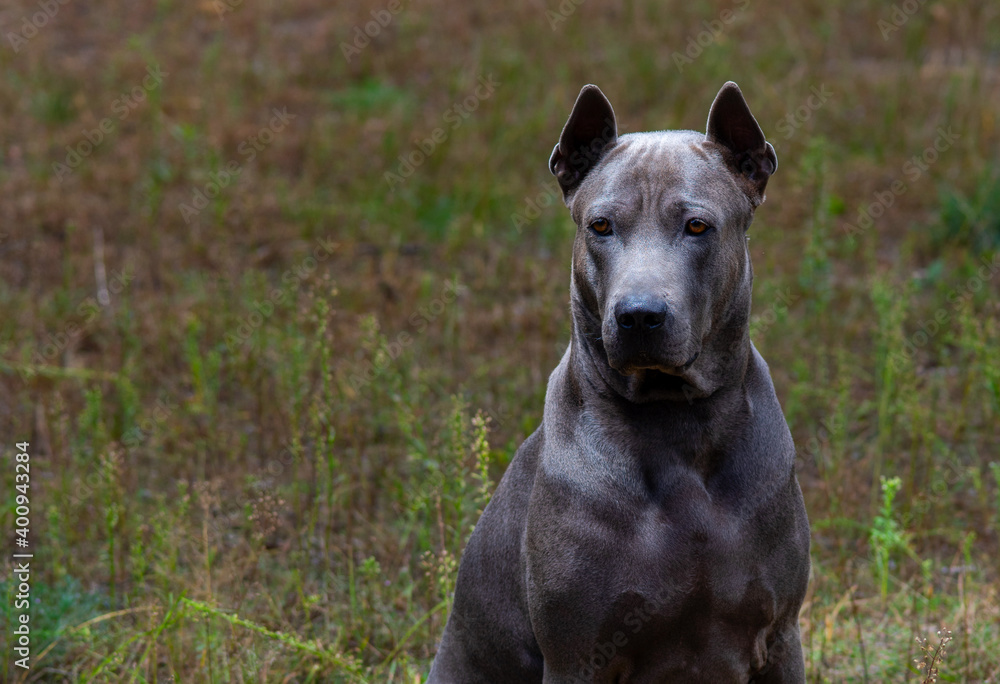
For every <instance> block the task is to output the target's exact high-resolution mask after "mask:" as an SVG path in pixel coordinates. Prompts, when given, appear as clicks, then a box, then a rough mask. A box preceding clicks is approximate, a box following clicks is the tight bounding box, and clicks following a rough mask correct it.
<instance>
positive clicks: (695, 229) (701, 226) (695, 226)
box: [687, 218, 708, 235]
mask: <svg viewBox="0 0 1000 684" xmlns="http://www.w3.org/2000/svg"><path fill="white" fill-rule="evenodd" d="M706 230H708V224H707V223H705V222H704V221H702V220H701V219H696V218H694V219H691V220H690V221H688V222H687V231H688V232H689V233H691V234H692V235H701V234H702V233H704V232H705V231H706Z"/></svg>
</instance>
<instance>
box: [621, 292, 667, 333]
mask: <svg viewBox="0 0 1000 684" xmlns="http://www.w3.org/2000/svg"><path fill="white" fill-rule="evenodd" d="M615 320H616V321H618V327H619V328H621V329H622V330H629V331H640V332H649V331H651V330H656V329H657V328H659V327H660V326H662V325H663V324H664V323H665V322H666V320H667V303H666V302H665V301H663V300H658V301H656V300H651V299H648V298H646V297H626V298H625V299H622V300H620V301H619V302H618V303H617V304H616V305H615Z"/></svg>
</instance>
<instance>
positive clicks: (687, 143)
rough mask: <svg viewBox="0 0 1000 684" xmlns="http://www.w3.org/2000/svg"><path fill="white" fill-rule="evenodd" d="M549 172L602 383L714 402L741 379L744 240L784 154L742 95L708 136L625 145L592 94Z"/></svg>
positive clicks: (729, 98)
mask: <svg viewBox="0 0 1000 684" xmlns="http://www.w3.org/2000/svg"><path fill="white" fill-rule="evenodd" d="M549 169H550V170H551V171H552V173H553V174H554V175H555V176H556V178H557V180H558V182H559V185H560V186H561V188H562V191H563V197H564V200H565V202H566V206H567V207H569V210H570V213H571V215H572V217H573V220H574V221H575V222H576V224H577V235H576V242H575V245H574V252H573V288H572V293H573V294H572V297H573V302H572V303H573V313H574V325H575V326H577V332H578V334H582V336H583V337H582V339H584V340H586V343H588V344H590V345H592V346H593V348H594V349H595V350H596V351H597V355H596V356H597V357H598V358H600V359H601V360H603V361H606V367H605V368H600V369H599V370H600V372H602V374H603V375H604V376H605V379H606V380H608V381H609V383H610V384H612V386H613V387H615V388H616V389H618V390H619V392H620V393H622V394H623V395H624V396H626V397H628V398H630V399H632V400H633V401H649V400H656V399H680V398H683V399H691V398H693V397H702V396H708V395H710V394H711V393H713V392H714V391H715V390H716V389H718V388H719V387H721V386H722V385H724V384H727V382H731V381H732V378H731V377H729V376H731V375H732V373H734V372H739V373H740V374H741V375H742V370H741V369H739V368H734V362H736V363H737V365H738V364H739V358H738V357H739V353H738V352H740V349H741V348H742V350H743V353H744V354H745V353H748V345H749V338H748V327H749V315H750V293H751V284H752V280H753V271H752V268H751V265H750V258H749V252H748V250H747V244H746V240H747V238H746V231H747V229H748V228H749V227H750V223H751V221H752V220H753V215H754V210H755V209H756V207H757V206H758V205H760V203H761V202H763V200H764V189H765V187H766V185H767V181H768V178H769V177H770V176H771V174H772V173H774V171H775V169H777V158H776V156H775V154H774V148H773V147H772V146H771V145H770V143H768V142H767V141H766V140H765V139H764V134H763V132H762V131H761V129H760V126H759V125H758V124H757V122H756V120H755V119H754V117H753V115H752V114H751V113H750V109H749V107H748V106H747V104H746V101H745V100H744V99H743V94H742V93H741V92H740V89H739V88H738V87H737V85H736V84H735V83H732V82H729V83H726V84H725V85H724V86H723V87H722V89H721V90H720V91H719V94H718V95H717V96H716V98H715V102H714V103H713V104H712V107H711V110H710V113H709V116H708V127H707V133H704V134H703V133H696V132H694V131H657V132H651V133H634V134H628V135H622V136H619V135H618V134H617V125H616V122H615V115H614V111H613V110H612V108H611V104H610V103H609V102H608V100H607V98H605V96H604V94H603V93H602V92H601V91H600V90H599V89H598V88H597V87H596V86H593V85H588V86H585V87H584V88H583V90H581V91H580V95H579V96H578V97H577V100H576V104H575V105H574V107H573V111H572V113H571V114H570V116H569V119H568V121H567V122H566V125H565V127H564V128H563V131H562V135H561V136H560V138H559V143H558V144H557V145H556V146H555V149H554V150H553V151H552V156H551V158H550V159H549ZM742 363H743V364H744V367H745V363H746V360H745V357H744V359H743V361H742ZM599 365H600V364H599Z"/></svg>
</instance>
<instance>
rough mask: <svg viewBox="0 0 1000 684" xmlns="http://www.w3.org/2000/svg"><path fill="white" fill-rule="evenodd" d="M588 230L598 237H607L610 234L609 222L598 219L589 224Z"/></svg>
mask: <svg viewBox="0 0 1000 684" xmlns="http://www.w3.org/2000/svg"><path fill="white" fill-rule="evenodd" d="M590 229H591V230H592V231H594V232H595V233H597V234H598V235H608V234H610V233H611V221H609V220H607V219H606V218H599V219H597V220H596V221H594V222H593V223H591V224H590Z"/></svg>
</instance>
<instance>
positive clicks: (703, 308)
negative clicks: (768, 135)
mask: <svg viewBox="0 0 1000 684" xmlns="http://www.w3.org/2000/svg"><path fill="white" fill-rule="evenodd" d="M777 164H778V162H777V158H776V156H775V154H774V148H773V147H772V146H771V145H770V143H768V142H767V141H766V140H765V139H764V134H763V132H762V131H761V129H760V126H759V125H758V124H757V121H756V120H755V119H754V117H753V115H752V114H751V113H750V109H749V107H748V106H747V104H746V101H745V100H744V98H743V94H742V93H741V92H740V89H739V88H738V87H737V86H736V84H735V83H732V82H730V83H726V84H725V85H724V86H723V87H722V89H721V90H720V91H719V94H718V95H717V96H716V98H715V102H714V103H713V104H712V108H711V111H710V113H709V116H708V130H707V133H706V134H701V133H696V132H694V131H658V132H651V133H634V134H629V135H622V136H620V137H619V136H618V134H617V125H616V123H615V115H614V112H613V110H612V108H611V104H610V103H609V102H608V100H607V99H606V98H605V96H604V94H603V93H602V92H601V91H600V90H599V89H598V88H597V87H596V86H592V85H588V86H586V87H584V88H583V90H581V91H580V95H579V97H578V98H577V100H576V104H575V105H574V107H573V111H572V113H571V114H570V116H569V120H568V121H567V122H566V125H565V127H564V128H563V131H562V135H561V136H560V138H559V143H558V144H557V145H556V147H555V149H554V150H553V151H552V157H551V158H550V159H549V169H550V170H551V171H552V173H553V174H555V176H556V178H557V180H558V182H559V185H560V186H561V188H562V191H563V196H564V199H565V202H566V206H567V207H569V210H570V213H571V215H572V216H573V220H574V221H575V222H576V225H577V227H578V229H577V233H576V242H575V244H574V248H573V264H572V276H571V281H572V286H571V296H570V299H571V312H572V319H573V335H572V339H571V341H570V345H569V348H568V349H567V350H566V353H565V355H564V356H563V358H562V361H560V363H559V365H558V366H557V367H556V369H555V370H554V371H553V372H552V375H551V376H550V378H549V384H548V389H547V392H546V396H545V413H544V417H543V419H542V424H541V426H540V427H539V428H538V430H536V431H535V432H534V434H532V435H531V436H530V437H529V438H528V439H527V440H526V441H525V442H524V444H523V445H522V446H521V448H520V449H518V451H517V454H516V455H515V456H514V460H513V461H512V463H511V464H510V467H509V468H508V469H507V472H506V474H505V475H504V477H503V479H502V481H501V482H500V485H499V487H498V488H497V491H496V494H495V495H494V497H493V499H492V500H491V501H490V503H489V505H488V506H487V507H486V510H485V511H484V512H483V515H482V518H481V519H480V521H479V524H478V525H476V528H475V532H474V533H473V535H472V537H471V538H470V539H469V544H468V547H467V548H466V550H465V553H464V555H463V557H462V562H461V565H460V568H459V572H458V584H457V587H456V590H455V600H454V605H453V609H452V612H451V616H450V617H449V619H448V623H447V625H446V627H445V632H444V636H443V637H442V640H441V645H440V649H439V651H438V654H437V658H436V659H435V661H434V665H433V667H432V669H431V674H430V679H429V680H428V684H506V683H510V684H529V683H532V682H535V683H537V682H542V683H544V684H568V683H570V682H574V683H582V682H608V683H615V684H625V683H628V684H644V683H647V682H656V683H675V682H678V683H683V682H704V683H706V684H725V683H729V682H733V683H736V682H738V683H740V684H747V683H748V682H754V683H756V684H764V683H766V684H772V683H776V682H804V681H805V672H804V666H803V657H802V646H801V640H800V636H799V628H798V613H799V609H800V607H801V605H802V601H803V598H804V596H805V592H806V585H807V583H808V576H809V522H808V520H807V518H806V511H805V506H804V504H803V501H802V492H801V490H800V489H799V484H798V480H797V479H796V477H795V468H794V460H795V447H794V445H793V443H792V437H791V433H790V432H789V430H788V425H787V423H786V422H785V419H784V416H783V415H782V412H781V407H780V405H779V404H778V399H777V397H776V395H775V392H774V386H773V384H772V383H771V378H770V375H769V372H768V368H767V364H766V363H765V362H764V359H763V358H761V356H760V354H759V353H758V352H757V349H756V348H755V347H754V346H753V344H752V343H751V341H750V333H749V322H750V299H751V297H750V293H751V286H752V282H753V269H752V267H751V265H750V253H749V250H748V248H747V229H748V228H749V227H750V222H751V221H752V220H753V216H754V211H755V210H756V208H757V207H758V206H759V205H760V203H761V202H763V201H764V188H765V186H766V185H767V181H768V178H769V177H770V175H771V174H772V173H774V171H775V170H776V169H777Z"/></svg>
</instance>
